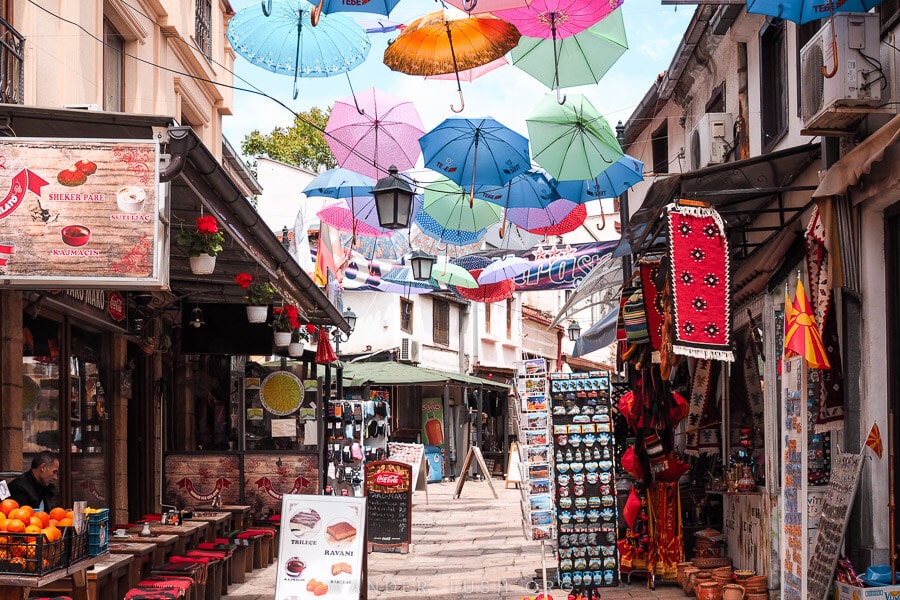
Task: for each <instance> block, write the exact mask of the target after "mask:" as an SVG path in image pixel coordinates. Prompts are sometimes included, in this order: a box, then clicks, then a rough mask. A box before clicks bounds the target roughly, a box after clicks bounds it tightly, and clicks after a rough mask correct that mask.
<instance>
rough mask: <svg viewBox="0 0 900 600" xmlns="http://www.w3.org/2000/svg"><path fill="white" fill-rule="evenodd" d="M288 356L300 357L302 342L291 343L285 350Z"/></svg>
mask: <svg viewBox="0 0 900 600" xmlns="http://www.w3.org/2000/svg"><path fill="white" fill-rule="evenodd" d="M287 353H288V356H300V355H302V354H303V342H291V343H290V344H288V348H287Z"/></svg>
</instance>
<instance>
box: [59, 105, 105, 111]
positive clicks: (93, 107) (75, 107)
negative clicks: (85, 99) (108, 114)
mask: <svg viewBox="0 0 900 600" xmlns="http://www.w3.org/2000/svg"><path fill="white" fill-rule="evenodd" d="M62 107H63V108H68V109H69V110H103V109H102V108H101V107H100V105H99V104H63V105H62Z"/></svg>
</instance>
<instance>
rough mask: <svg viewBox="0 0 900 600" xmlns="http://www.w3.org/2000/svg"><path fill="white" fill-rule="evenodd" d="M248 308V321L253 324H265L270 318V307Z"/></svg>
mask: <svg viewBox="0 0 900 600" xmlns="http://www.w3.org/2000/svg"><path fill="white" fill-rule="evenodd" d="M246 308H247V320H248V321H250V322H251V323H265V322H266V318H267V317H268V316H269V307H268V306H255V305H254V306H248V307H246Z"/></svg>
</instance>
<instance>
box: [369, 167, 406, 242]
mask: <svg viewBox="0 0 900 600" xmlns="http://www.w3.org/2000/svg"><path fill="white" fill-rule="evenodd" d="M369 193H370V194H372V195H373V196H375V210H376V211H377V213H378V224H379V225H381V227H382V228H383V229H403V228H404V227H407V226H408V225H409V217H410V213H411V212H412V201H413V196H414V195H415V190H414V189H413V187H412V186H411V185H410V184H409V182H408V181H407V180H406V179H404V178H402V177H399V176H398V175H397V167H396V166H394V165H391V167H390V168H389V169H388V176H387V177H383V178H381V179H379V180H378V182H377V183H376V184H375V187H374V188H372V191H371V192H369Z"/></svg>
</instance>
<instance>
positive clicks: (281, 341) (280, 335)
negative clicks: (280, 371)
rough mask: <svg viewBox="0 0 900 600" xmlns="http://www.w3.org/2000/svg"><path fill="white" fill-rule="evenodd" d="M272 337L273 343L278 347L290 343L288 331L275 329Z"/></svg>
mask: <svg viewBox="0 0 900 600" xmlns="http://www.w3.org/2000/svg"><path fill="white" fill-rule="evenodd" d="M272 337H273V339H274V340H275V345H276V346H278V347H281V346H287V345H288V344H290V343H291V332H290V331H276V332H275V333H274V335H273V336H272Z"/></svg>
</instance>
